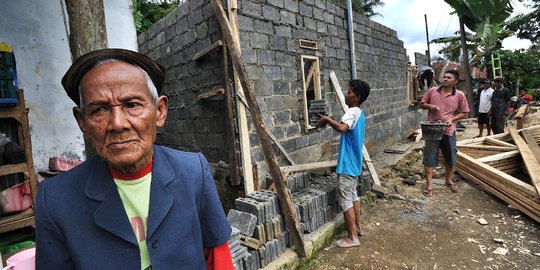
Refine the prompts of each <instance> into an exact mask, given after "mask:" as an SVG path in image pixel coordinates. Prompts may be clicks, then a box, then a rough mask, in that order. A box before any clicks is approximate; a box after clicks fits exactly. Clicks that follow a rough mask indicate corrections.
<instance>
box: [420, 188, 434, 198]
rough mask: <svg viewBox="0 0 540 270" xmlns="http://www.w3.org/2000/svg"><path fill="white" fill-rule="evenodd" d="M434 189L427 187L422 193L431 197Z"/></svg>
mask: <svg viewBox="0 0 540 270" xmlns="http://www.w3.org/2000/svg"><path fill="white" fill-rule="evenodd" d="M432 191H433V190H432V189H430V188H425V189H423V190H422V194H424V196H426V197H431V196H432V195H433V193H432Z"/></svg>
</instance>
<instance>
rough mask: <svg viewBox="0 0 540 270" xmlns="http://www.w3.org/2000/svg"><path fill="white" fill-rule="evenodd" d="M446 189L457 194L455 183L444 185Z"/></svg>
mask: <svg viewBox="0 0 540 270" xmlns="http://www.w3.org/2000/svg"><path fill="white" fill-rule="evenodd" d="M445 185H446V186H447V187H448V188H450V190H451V191H452V192H454V193H459V186H458V185H456V184H455V183H446V184H445Z"/></svg>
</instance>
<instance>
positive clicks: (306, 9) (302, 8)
mask: <svg viewBox="0 0 540 270" xmlns="http://www.w3.org/2000/svg"><path fill="white" fill-rule="evenodd" d="M298 12H299V13H300V15H302V16H305V17H313V8H312V7H310V6H308V5H306V4H304V3H302V2H299V3H298Z"/></svg>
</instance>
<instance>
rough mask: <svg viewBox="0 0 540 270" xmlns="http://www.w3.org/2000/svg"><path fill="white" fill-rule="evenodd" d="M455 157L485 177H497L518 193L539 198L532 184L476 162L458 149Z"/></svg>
mask: <svg viewBox="0 0 540 270" xmlns="http://www.w3.org/2000/svg"><path fill="white" fill-rule="evenodd" d="M457 158H458V164H460V163H462V165H464V166H468V167H470V168H472V169H473V170H474V171H479V172H482V173H483V175H485V177H486V178H490V179H498V180H500V182H502V183H504V184H505V185H506V186H507V187H509V188H512V189H514V190H518V191H519V192H520V193H523V194H526V195H527V196H529V197H531V198H536V199H540V196H539V195H538V193H537V192H536V189H535V188H534V187H533V186H532V185H529V184H527V183H525V182H523V181H521V180H519V179H517V178H515V177H513V176H511V175H508V174H506V173H503V172H501V171H499V170H497V169H495V168H493V167H491V166H489V165H487V164H484V163H482V162H478V161H477V160H476V159H474V158H472V157H470V156H469V155H467V154H465V153H463V152H461V151H458V153H457Z"/></svg>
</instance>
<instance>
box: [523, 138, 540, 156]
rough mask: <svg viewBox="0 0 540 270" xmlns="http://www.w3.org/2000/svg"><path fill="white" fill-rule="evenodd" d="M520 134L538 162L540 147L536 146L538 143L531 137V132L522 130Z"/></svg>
mask: <svg viewBox="0 0 540 270" xmlns="http://www.w3.org/2000/svg"><path fill="white" fill-rule="evenodd" d="M521 134H522V135H523V139H525V141H526V142H527V144H528V145H529V148H530V149H531V151H532V152H533V154H534V157H535V158H536V161H538V162H540V146H538V143H537V142H536V140H535V139H534V138H533V136H532V135H531V132H530V131H529V130H524V131H522V132H521Z"/></svg>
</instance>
